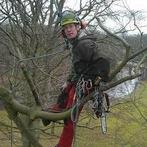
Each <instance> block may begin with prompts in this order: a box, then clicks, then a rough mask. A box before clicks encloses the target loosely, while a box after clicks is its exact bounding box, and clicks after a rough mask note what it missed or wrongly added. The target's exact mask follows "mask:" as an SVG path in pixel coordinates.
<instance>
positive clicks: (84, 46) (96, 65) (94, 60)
mask: <svg viewBox="0 0 147 147" xmlns="http://www.w3.org/2000/svg"><path fill="white" fill-rule="evenodd" d="M71 44H72V45H73V47H72V64H73V67H72V68H73V69H72V72H71V74H70V76H69V80H71V81H77V80H78V79H79V78H80V77H81V75H83V76H84V77H85V78H86V79H92V80H94V79H95V78H96V77H97V76H100V77H101V78H102V80H103V81H108V74H109V70H110V65H109V61H108V60H107V59H105V58H103V57H101V56H100V55H99V53H98V50H97V48H98V47H97V44H96V38H95V37H94V36H83V37H81V38H78V39H76V40H74V41H72V42H71Z"/></svg>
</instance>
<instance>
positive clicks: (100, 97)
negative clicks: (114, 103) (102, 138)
mask: <svg viewBox="0 0 147 147" xmlns="http://www.w3.org/2000/svg"><path fill="white" fill-rule="evenodd" d="M99 84H100V83H99ZM107 98H108V97H107ZM104 100H105V94H104V93H103V92H102V91H101V90H100V86H98V87H95V91H94V100H93V107H92V109H93V110H94V113H95V115H96V116H97V118H99V119H100V124H101V130H102V133H103V134H106V132H107V121H106V112H109V110H108V109H109V106H107V108H106V106H105V105H104ZM107 100H108V99H107ZM107 100H106V101H107ZM106 103H107V105H108V102H106ZM109 104H110V103H109Z"/></svg>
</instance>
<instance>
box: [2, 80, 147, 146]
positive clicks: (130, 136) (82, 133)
mask: <svg viewBox="0 0 147 147" xmlns="http://www.w3.org/2000/svg"><path fill="white" fill-rule="evenodd" d="M0 116H1V117H0V147H11V143H13V144H12V146H13V147H16V146H21V140H20V134H19V130H18V129H17V128H15V125H14V124H13V127H14V128H13V129H11V128H10V126H11V125H12V124H11V121H10V120H9V119H8V118H7V114H6V112H5V111H0ZM107 125H108V132H107V134H105V135H104V134H102V132H101V129H100V124H99V120H98V119H96V118H93V117H92V115H90V114H89V113H88V112H86V111H84V110H83V111H82V113H81V116H80V120H79V122H78V124H77V129H76V132H75V133H76V137H75V140H74V147H147V82H143V83H142V84H141V85H140V86H139V87H138V88H137V90H136V91H135V92H134V93H132V94H131V95H130V96H129V97H128V98H126V99H123V100H120V101H118V102H117V103H115V104H114V103H113V104H112V106H111V112H110V113H109V114H108V116H107ZM53 127H54V126H53V124H52V125H50V126H48V127H43V126H42V127H41V130H42V133H41V136H40V138H41V140H40V142H41V144H42V145H43V147H54V146H55V144H56V143H57V142H58V137H59V135H60V133H61V129H62V124H55V128H54V130H53ZM11 141H13V142H11Z"/></svg>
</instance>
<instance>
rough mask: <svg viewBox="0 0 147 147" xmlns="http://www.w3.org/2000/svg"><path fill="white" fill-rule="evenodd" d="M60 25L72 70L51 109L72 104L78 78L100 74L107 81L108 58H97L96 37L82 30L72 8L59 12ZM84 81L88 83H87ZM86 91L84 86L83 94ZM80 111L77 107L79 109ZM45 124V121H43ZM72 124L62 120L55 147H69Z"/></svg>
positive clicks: (82, 27) (93, 77)
mask: <svg viewBox="0 0 147 147" xmlns="http://www.w3.org/2000/svg"><path fill="white" fill-rule="evenodd" d="M60 25H61V27H62V34H63V37H64V39H65V40H66V43H67V45H68V47H71V57H72V71H71V74H70V75H69V77H68V79H67V82H66V83H65V84H64V85H63V92H62V94H61V95H60V96H59V98H58V101H57V104H56V105H55V106H54V107H53V109H54V110H57V111H58V110H59V111H60V110H61V109H68V108H71V107H72V106H73V104H74V103H75V101H76V99H78V97H77V96H76V85H77V83H78V82H79V80H80V79H84V81H88V82H89V79H90V80H91V83H92V84H93V85H94V81H95V79H96V78H97V77H100V78H101V79H102V81H105V82H106V81H108V73H109V68H110V65H109V61H108V60H106V59H105V58H103V57H101V56H100V55H99V54H98V52H97V44H96V42H95V41H96V38H95V37H94V35H86V34H84V33H83V29H84V28H85V27H84V25H83V23H82V21H81V20H80V19H79V17H77V16H76V15H75V13H74V12H72V11H68V10H66V11H64V12H63V13H62V15H61V19H60ZM91 83H88V84H91ZM87 93H88V91H87V89H85V95H87ZM80 111H81V110H80ZM43 123H44V124H45V125H47V124H48V122H47V121H45V120H44V121H43ZM74 126H75V125H74V123H73V121H72V120H71V118H68V119H66V120H64V128H63V131H62V134H61V136H60V140H59V142H58V144H57V145H56V147H71V146H72V141H73V136H74Z"/></svg>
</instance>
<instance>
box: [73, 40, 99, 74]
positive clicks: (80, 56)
mask: <svg viewBox="0 0 147 147" xmlns="http://www.w3.org/2000/svg"><path fill="white" fill-rule="evenodd" d="M96 48H97V45H96V43H95V42H94V41H92V40H90V39H85V40H81V41H79V43H78V44H77V46H76V47H75V56H76V57H75V60H74V69H75V71H76V73H78V74H84V73H86V71H87V70H88V68H89V65H90V62H91V60H92V59H93V56H94V53H95V50H96Z"/></svg>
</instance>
